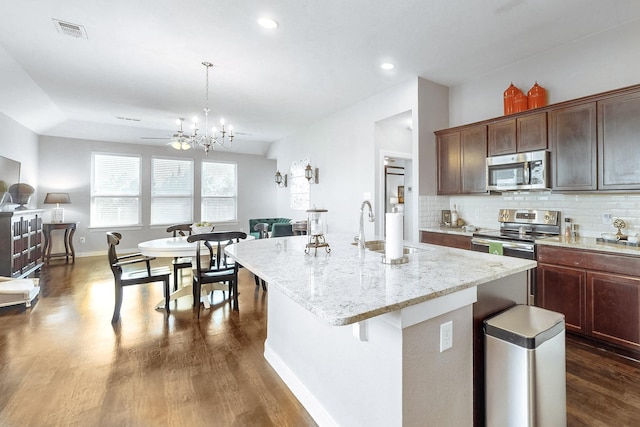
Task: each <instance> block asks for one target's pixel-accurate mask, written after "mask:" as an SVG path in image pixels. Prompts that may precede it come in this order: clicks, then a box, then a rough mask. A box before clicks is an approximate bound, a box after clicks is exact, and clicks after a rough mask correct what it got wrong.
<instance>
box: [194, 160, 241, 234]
mask: <svg viewBox="0 0 640 427" xmlns="http://www.w3.org/2000/svg"><path fill="white" fill-rule="evenodd" d="M205 164H225V165H229V164H230V165H233V172H234V177H233V180H234V195H233V196H232V197H228V196H225V197H220V196H205V195H204V187H205V186H204V179H205V166H204V165H205ZM211 199H232V200H233V218H232V219H228V220H218V219H215V218H205V217H204V202H205V200H211ZM200 220H201V221H208V222H212V223H214V224H237V223H238V163H237V162H232V161H221V160H206V159H203V160H201V162H200Z"/></svg>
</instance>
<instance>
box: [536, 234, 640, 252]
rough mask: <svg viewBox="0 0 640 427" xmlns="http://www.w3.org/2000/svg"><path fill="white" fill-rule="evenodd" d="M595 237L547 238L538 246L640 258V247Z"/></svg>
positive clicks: (537, 241)
mask: <svg viewBox="0 0 640 427" xmlns="http://www.w3.org/2000/svg"><path fill="white" fill-rule="evenodd" d="M598 240H600V239H596V238H595V237H578V238H575V239H569V238H565V237H564V236H558V237H547V238H545V239H537V240H536V244H539V245H549V246H559V247H564V248H572V249H583V250H589V251H600V252H610V253H612V254H617V255H634V256H640V247H638V246H637V245H633V244H628V245H627V244H624V243H613V242H612V243H608V242H606V241H598Z"/></svg>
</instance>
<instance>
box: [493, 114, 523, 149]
mask: <svg viewBox="0 0 640 427" xmlns="http://www.w3.org/2000/svg"><path fill="white" fill-rule="evenodd" d="M488 128H489V156H499V155H501V154H513V153H515V152H516V150H517V146H516V119H509V120H501V121H499V122H495V123H490V124H489V126H488Z"/></svg>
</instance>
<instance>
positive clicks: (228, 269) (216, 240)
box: [187, 231, 247, 318]
mask: <svg viewBox="0 0 640 427" xmlns="http://www.w3.org/2000/svg"><path fill="white" fill-rule="evenodd" d="M246 238H247V233H244V232H242V231H214V232H211V233H202V234H193V235H191V236H189V237H187V241H188V242H191V243H193V242H197V243H198V245H197V246H196V268H195V270H194V275H193V304H194V306H196V305H197V306H198V318H200V298H201V295H202V291H203V289H205V290H206V291H208V293H209V294H210V295H211V294H213V291H215V290H221V291H223V292H224V291H229V304H232V300H233V310H235V311H238V268H239V267H240V266H239V265H238V263H237V262H235V261H234V260H233V259H231V258H230V257H227V255H226V254H225V253H224V247H225V246H226V245H228V244H231V243H237V242H239V241H240V239H246ZM207 257H208V259H207Z"/></svg>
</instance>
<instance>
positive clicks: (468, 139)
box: [460, 126, 487, 194]
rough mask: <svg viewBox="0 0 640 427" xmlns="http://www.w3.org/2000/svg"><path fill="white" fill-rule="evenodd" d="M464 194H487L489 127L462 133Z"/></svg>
mask: <svg viewBox="0 0 640 427" xmlns="http://www.w3.org/2000/svg"><path fill="white" fill-rule="evenodd" d="M460 141H461V151H462V152H461V156H462V170H461V171H460V174H461V178H462V193H463V194H472V193H486V192H487V166H486V165H487V127H486V126H474V127H472V128H469V129H465V130H462V131H460Z"/></svg>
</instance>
